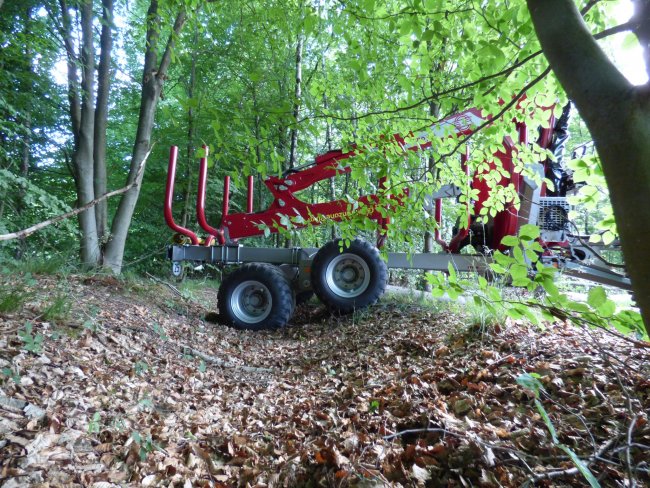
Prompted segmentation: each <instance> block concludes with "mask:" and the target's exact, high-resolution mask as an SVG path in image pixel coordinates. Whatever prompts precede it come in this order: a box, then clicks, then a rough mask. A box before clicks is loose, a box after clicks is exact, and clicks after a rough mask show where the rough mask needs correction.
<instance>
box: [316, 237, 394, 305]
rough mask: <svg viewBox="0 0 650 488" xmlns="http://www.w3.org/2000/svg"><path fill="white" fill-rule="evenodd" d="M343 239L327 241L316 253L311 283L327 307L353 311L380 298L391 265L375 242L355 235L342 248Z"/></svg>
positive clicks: (384, 288) (384, 289)
mask: <svg viewBox="0 0 650 488" xmlns="http://www.w3.org/2000/svg"><path fill="white" fill-rule="evenodd" d="M340 241H341V240H340V239H336V240H334V241H330V242H328V243H327V244H325V245H324V246H323V247H322V248H320V249H319V250H318V252H317V253H316V256H314V260H313V262H312V265H311V286H312V289H313V290H314V293H316V296H317V297H318V298H319V299H320V301H321V302H323V303H324V304H325V305H326V306H327V307H328V308H330V309H331V310H335V311H337V312H339V313H350V312H353V311H354V310H358V309H361V308H364V307H367V306H369V305H373V304H375V303H376V302H377V300H379V298H380V297H381V296H382V295H383V294H384V292H385V291H386V283H387V282H388V269H387V267H386V263H385V262H384V261H382V259H381V257H380V256H379V251H378V250H377V248H376V247H375V246H373V245H371V244H369V243H368V242H366V241H364V240H362V239H355V240H353V241H352V242H351V243H350V247H348V248H344V249H343V252H341V248H340ZM343 273H346V274H347V275H348V276H347V277H343V276H342V275H343ZM337 275H338V278H337Z"/></svg>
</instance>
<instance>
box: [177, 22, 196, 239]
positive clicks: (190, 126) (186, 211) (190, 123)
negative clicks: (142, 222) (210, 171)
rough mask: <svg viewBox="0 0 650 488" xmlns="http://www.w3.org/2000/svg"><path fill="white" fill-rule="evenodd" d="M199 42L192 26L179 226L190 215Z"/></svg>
mask: <svg viewBox="0 0 650 488" xmlns="http://www.w3.org/2000/svg"><path fill="white" fill-rule="evenodd" d="M198 42H199V31H198V28H197V27H195V28H194V39H193V42H192V46H193V47H194V49H192V61H191V64H190V81H189V84H188V87H187V98H188V101H189V103H188V107H187V147H186V157H187V183H186V186H185V193H184V195H183V213H182V214H181V227H187V222H188V220H189V217H190V209H191V202H190V199H191V195H192V180H193V174H194V150H195V145H194V136H195V133H196V127H195V124H194V108H193V106H192V103H193V102H192V99H193V98H194V89H195V87H196V58H197V49H196V46H197V45H198Z"/></svg>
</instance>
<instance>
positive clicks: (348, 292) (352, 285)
mask: <svg viewBox="0 0 650 488" xmlns="http://www.w3.org/2000/svg"><path fill="white" fill-rule="evenodd" d="M326 281H327V285H328V286H329V288H330V289H331V290H332V291H333V292H334V293H335V294H337V295H338V296H340V297H345V298H353V297H356V296H359V295H361V294H362V293H363V292H364V291H365V290H366V289H367V288H368V284H369V283H370V270H369V268H368V265H367V264H366V262H365V261H364V260H363V259H362V258H361V257H359V256H357V255H356V254H350V253H345V254H341V255H339V256H336V257H335V258H334V259H332V261H331V262H330V263H329V265H328V266H327V269H326Z"/></svg>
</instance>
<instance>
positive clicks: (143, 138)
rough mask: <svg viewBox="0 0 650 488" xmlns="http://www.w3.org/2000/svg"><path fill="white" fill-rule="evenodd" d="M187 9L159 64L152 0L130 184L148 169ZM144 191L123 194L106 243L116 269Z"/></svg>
mask: <svg viewBox="0 0 650 488" xmlns="http://www.w3.org/2000/svg"><path fill="white" fill-rule="evenodd" d="M185 18H186V17H185V11H184V10H183V11H181V12H180V13H179V14H178V15H177V16H176V21H175V22H174V27H173V29H172V30H173V32H172V33H171V34H170V36H169V39H168V41H167V46H166V48H165V52H164V54H163V56H162V59H161V61H160V65H159V66H158V65H157V53H156V50H157V47H158V32H159V29H160V18H159V17H158V2H157V0H152V1H151V4H150V5H149V11H148V12H147V22H148V26H147V39H146V52H145V58H144V70H143V75H142V95H141V99H140V114H139V117H138V129H137V132H136V139H135V144H134V146H133V154H132V156H131V167H130V170H129V176H128V178H127V184H130V183H132V182H133V181H135V180H136V178H139V179H140V180H141V179H142V175H143V174H144V172H141V171H140V166H141V165H142V164H143V162H144V160H145V156H146V155H147V153H148V151H149V148H150V146H151V132H152V130H153V126H154V115H155V112H156V106H157V105H158V100H159V98H160V93H161V91H162V87H163V84H164V81H165V78H166V77H167V69H168V68H169V65H170V63H171V56H172V50H173V49H174V38H175V37H176V36H177V35H178V34H179V32H180V31H181V29H182V27H183V24H184V23H185ZM139 195H140V182H139V181H138V182H137V184H135V185H134V186H133V188H131V190H129V191H128V192H126V193H125V194H124V195H122V198H121V199H120V203H119V206H118V208H117V212H116V213H115V217H114V218H113V223H112V226H111V238H110V240H109V241H108V243H107V245H106V252H105V254H104V266H106V267H107V268H109V269H111V270H112V271H113V272H114V273H120V272H121V271H122V260H123V257H124V246H125V245H126V237H127V233H128V230H129V227H130V226H131V218H132V217H133V211H134V210H135V204H136V203H137V201H138V196H139Z"/></svg>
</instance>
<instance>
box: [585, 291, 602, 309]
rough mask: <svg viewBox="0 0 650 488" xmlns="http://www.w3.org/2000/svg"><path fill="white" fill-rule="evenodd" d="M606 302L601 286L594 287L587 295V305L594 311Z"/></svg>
mask: <svg viewBox="0 0 650 488" xmlns="http://www.w3.org/2000/svg"><path fill="white" fill-rule="evenodd" d="M606 301H607V293H605V290H604V289H603V287H602V286H595V287H593V288H592V289H591V290H589V294H588V295H587V303H588V304H589V305H590V306H591V307H592V308H594V309H598V307H600V306H601V305H603V304H604V303H605V302H606Z"/></svg>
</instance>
